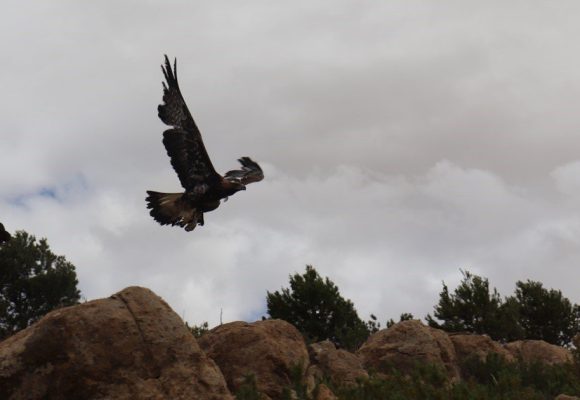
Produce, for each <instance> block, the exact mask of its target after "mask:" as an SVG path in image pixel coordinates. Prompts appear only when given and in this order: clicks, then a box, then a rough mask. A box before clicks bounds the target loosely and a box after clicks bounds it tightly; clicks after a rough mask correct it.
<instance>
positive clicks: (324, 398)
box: [316, 383, 338, 400]
mask: <svg viewBox="0 0 580 400" xmlns="http://www.w3.org/2000/svg"><path fill="white" fill-rule="evenodd" d="M316 400H338V397H336V396H335V395H334V393H332V390H330V389H329V388H328V386H326V385H325V384H323V383H321V384H320V385H319V386H318V389H317V394H316Z"/></svg>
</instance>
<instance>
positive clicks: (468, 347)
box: [449, 334, 515, 365]
mask: <svg viewBox="0 0 580 400" xmlns="http://www.w3.org/2000/svg"><path fill="white" fill-rule="evenodd" d="M449 338H450V339H451V342H453V346H454V347H455V354H456V356H457V362H458V363H459V364H460V365H461V363H462V362H463V361H465V360H466V359H468V358H469V357H472V356H476V357H478V358H479V359H480V360H485V359H486V357H487V355H488V354H490V353H495V354H498V355H500V356H502V357H503V358H504V359H505V360H506V361H509V362H512V361H515V358H514V356H513V355H512V353H510V352H509V351H507V350H506V349H505V348H504V347H503V346H502V345H501V344H499V343H498V342H495V341H493V340H491V338H490V337H489V336H486V335H476V334H473V335H470V334H450V335H449Z"/></svg>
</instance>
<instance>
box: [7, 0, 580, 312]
mask: <svg viewBox="0 0 580 400" xmlns="http://www.w3.org/2000/svg"><path fill="white" fill-rule="evenodd" d="M579 8H580V6H579V5H578V4H577V3H576V2H572V1H564V2H559V3H558V6H555V5H553V4H551V3H545V4H536V5H535V6H534V7H529V6H528V5H525V4H520V3H513V4H511V3H510V4H506V3H505V2H495V1H492V2H486V3H477V4H475V3H469V4H468V3H465V2H458V1H451V0H449V1H443V2H438V3H437V5H436V6H435V5H434V4H433V3H432V2H413V3H409V2H403V1H394V2H383V3H377V2H370V1H369V2H366V1H363V2H359V3H356V5H354V3H350V2H334V1H333V2H329V1H319V2H306V1H298V2H293V3H292V4H288V5H284V6H279V5H276V6H273V5H272V4H270V3H267V2H263V1H250V2H244V3H239V4H238V3H236V4H233V3H227V4H226V3H223V2H219V1H218V2H212V3H211V4H210V3H207V2H190V3H187V4H185V3H179V2H156V1H151V2H146V3H143V2H141V3H139V5H138V6H137V5H136V3H135V2H133V1H121V2H115V3H114V4H113V3H110V2H102V3H98V4H97V3H95V4H93V5H88V4H83V5H80V3H77V2H71V1H63V2H59V3H51V4H48V3H42V2H33V3H26V4H25V3H22V2H9V4H8V5H7V6H5V7H4V11H5V12H3V14H2V16H0V37H2V38H3V39H1V40H4V44H5V49H6V50H5V52H6V53H7V54H10V55H11V56H10V57H8V59H7V62H6V63H4V64H3V65H2V66H1V67H0V68H1V70H2V74H0V84H1V85H2V87H3V93H4V94H5V96H3V97H2V98H1V99H0V108H2V110H3V112H4V114H3V118H2V121H0V135H1V136H2V143H3V145H2V147H1V148H0V166H1V167H2V168H1V169H0V171H1V172H0V187H1V188H2V191H1V192H0V220H1V221H2V222H3V223H4V224H5V226H6V227H7V228H8V229H10V230H15V229H25V230H27V231H29V232H31V233H33V234H36V235H37V236H46V237H47V238H48V240H49V243H50V244H51V246H52V248H53V249H54V251H55V252H57V253H58V254H64V255H66V256H67V258H68V259H70V260H71V261H72V262H73V263H74V264H75V265H77V268H78V274H79V279H80V285H81V288H82V290H83V292H84V294H85V295H86V296H87V297H88V298H94V297H99V296H106V295H109V294H111V293H112V292H114V291H116V290H119V289H121V288H123V287H124V286H127V285H134V284H138V285H145V286H148V287H151V288H152V289H153V290H155V291H156V292H158V293H159V294H160V295H162V296H163V297H164V298H166V299H167V300H168V301H169V303H170V304H171V305H172V306H173V307H174V308H175V310H176V311H177V312H178V313H179V314H184V315H185V316H186V318H188V319H189V320H190V321H192V322H198V323H199V322H201V321H203V320H206V319H207V320H209V321H210V322H211V323H216V322H217V321H218V318H219V310H220V309H221V308H223V311H224V319H225V320H231V319H237V318H252V317H255V316H258V315H260V314H261V313H262V312H263V311H264V304H265V293H266V290H277V289H279V288H280V287H281V286H285V285H287V282H288V275H289V274H291V273H294V272H295V271H297V272H302V271H303V270H304V265H305V264H313V265H314V266H315V267H316V268H317V270H318V271H319V272H320V273H321V274H322V275H328V276H329V277H330V278H331V279H332V280H334V281H335V282H336V283H337V284H338V285H339V287H340V288H341V291H342V292H343V294H345V296H347V297H350V298H351V299H352V300H353V301H354V303H355V305H356V306H357V307H358V309H359V310H360V312H361V315H362V316H363V317H366V316H367V315H368V314H369V313H370V312H373V313H375V314H377V316H379V317H380V318H381V319H383V320H384V319H387V318H390V317H395V318H396V317H397V316H398V315H399V314H400V313H401V312H413V313H415V315H417V316H424V315H425V314H426V313H427V312H429V311H431V307H432V305H433V304H435V302H436V300H437V294H438V292H439V290H440V288H441V287H440V282H441V280H445V281H446V282H448V283H449V284H450V285H451V284H453V283H456V282H457V281H458V280H459V279H460V274H459V271H458V269H459V268H467V269H470V270H472V271H473V272H476V273H480V274H482V275H484V276H487V277H489V278H490V281H491V283H492V285H496V286H498V288H499V289H500V291H501V292H502V293H504V294H508V293H509V292H511V290H513V284H514V283H515V281H516V280H517V279H527V278H531V279H537V280H541V281H542V282H544V283H545V284H546V286H550V287H556V288H560V289H562V290H563V291H564V294H566V295H568V296H570V297H571V298H572V300H573V301H576V302H580V298H577V297H574V296H575V293H576V288H575V287H574V282H577V281H578V278H580V276H579V274H578V272H577V271H578V269H577V267H576V265H575V260H577V259H578V256H579V255H580V254H578V253H579V248H580V247H579V246H578V244H579V243H578V242H579V240H580V239H579V238H580V216H579V215H578V207H577V198H578V195H579V194H580V183H579V182H580V181H578V179H577V178H576V177H577V176H580V174H579V173H580V167H579V166H578V162H576V161H573V160H577V159H578V154H577V149H578V144H579V142H578V135H577V132H578V128H579V126H580V119H579V117H578V113H577V111H576V109H575V105H576V104H578V97H579V94H580V86H579V84H578V82H580V76H579V74H580V72H579V71H580V68H578V67H579V66H580V57H579V56H577V52H576V51H575V49H576V47H577V44H576V41H577V40H576V38H577V37H578V35H579V34H580V27H579V25H578V24H577V23H576V20H575V19H574V18H573V16H574V15H577V12H578V11H580V9H579ZM164 53H167V54H169V55H170V56H174V55H175V56H177V57H178V60H179V62H178V71H179V77H180V84H181V88H182V91H183V92H184V96H185V98H186V99H187V101H188V104H189V106H190V109H191V110H192V112H193V114H194V117H195V118H196V120H197V122H198V125H199V126H200V128H201V129H202V132H203V135H204V140H205V144H206V147H207V148H208V150H209V152H210V155H211V157H212V160H213V162H214V165H215V166H216V168H217V169H218V170H219V171H226V170H228V169H230V168H231V167H233V166H234V165H235V159H236V158H237V157H239V156H242V155H249V156H252V157H253V158H255V159H257V160H259V161H260V163H261V164H262V165H263V166H264V169H265V171H266V179H265V180H264V181H263V182H260V183H258V184H255V185H252V186H250V187H249V188H248V191H247V192H244V193H242V194H238V195H236V196H234V197H232V198H231V199H230V201H228V202H227V203H226V204H224V205H222V206H221V207H220V208H219V209H218V210H217V211H215V212H212V213H210V214H208V215H207V216H206V226H204V227H201V228H198V229H196V231H194V232H193V233H191V234H187V233H185V232H183V231H181V230H179V229H177V228H167V227H160V226H158V225H157V224H156V223H155V222H154V221H153V220H152V219H151V218H150V217H149V216H148V215H147V210H146V209H145V202H144V197H145V190H146V189H153V190H161V191H178V190H180V188H179V183H178V180H177V178H176V176H175V174H174V173H173V171H172V170H171V167H170V165H169V161H168V158H167V156H166V154H165V150H164V149H163V147H162V144H161V132H162V130H163V129H164V128H163V126H162V124H161V123H160V122H159V121H158V119H157V115H156V105H157V104H158V103H159V101H160V99H161V85H160V81H161V79H162V76H161V72H160V70H159V64H160V63H161V61H162V60H161V56H162V54H164Z"/></svg>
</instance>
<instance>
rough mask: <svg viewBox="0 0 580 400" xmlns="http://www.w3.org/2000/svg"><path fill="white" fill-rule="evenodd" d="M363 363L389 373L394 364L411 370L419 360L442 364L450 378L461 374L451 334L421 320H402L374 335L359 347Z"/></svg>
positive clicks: (358, 353)
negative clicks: (424, 323) (448, 334)
mask: <svg viewBox="0 0 580 400" xmlns="http://www.w3.org/2000/svg"><path fill="white" fill-rule="evenodd" d="M357 355H358V356H359V357H360V358H361V360H362V362H363V366H364V367H365V368H366V369H367V370H368V369H371V368H372V369H374V370H375V371H377V372H379V373H381V374H386V375H388V374H389V373H390V372H391V371H390V370H391V368H393V367H394V368H396V369H398V370H401V371H403V372H409V371H411V370H412V369H413V368H414V367H415V365H416V364H425V363H429V364H433V365H436V366H439V367H441V368H443V369H444V370H445V371H446V372H447V375H448V377H449V379H450V380H451V381H456V380H457V379H458V378H459V370H458V368H457V366H456V356H455V348H454V347H453V343H452V342H451V339H449V336H447V334H446V333H445V332H443V331H442V330H439V329H435V328H431V327H429V326H426V325H423V323H421V321H418V320H409V321H402V322H399V323H397V324H395V325H393V326H391V327H390V328H388V329H383V330H380V331H378V332H376V333H375V334H373V335H371V336H370V337H369V338H368V339H367V341H366V342H365V343H364V344H363V345H362V347H361V348H360V349H359V350H358V351H357Z"/></svg>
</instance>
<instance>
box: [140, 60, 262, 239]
mask: <svg viewBox="0 0 580 400" xmlns="http://www.w3.org/2000/svg"><path fill="white" fill-rule="evenodd" d="M161 70H162V71H163V75H165V80H166V82H167V83H165V82H163V104H161V105H159V107H158V108H157V110H158V112H159V118H160V119H161V121H163V123H165V124H166V125H169V126H171V127H172V128H171V129H167V130H166V131H165V132H163V145H164V146H165V149H166V150H167V154H168V155H169V158H170V159H171V165H172V166H173V169H174V170H175V172H177V176H178V177H179V181H180V182H181V186H183V188H184V189H185V192H183V193H159V192H154V191H151V190H148V191H147V194H148V196H147V198H146V201H147V208H149V209H151V212H150V214H151V216H152V217H153V218H154V219H155V221H157V222H159V223H160V224H161V225H173V226H175V225H178V226H181V227H182V228H185V230H186V231H188V232H189V231H192V230H193V229H195V227H196V226H197V225H203V223H204V221H203V214H204V213H206V212H209V211H213V210H215V209H216V208H218V207H219V205H220V201H221V200H222V199H227V198H228V196H231V195H233V194H234V193H236V192H237V191H239V190H246V185H247V184H248V183H252V182H258V181H261V180H262V179H264V174H263V172H262V168H260V166H259V165H258V164H257V163H256V162H254V161H253V160H252V159H250V158H249V157H242V158H240V159H239V160H238V161H239V162H240V163H241V164H242V168H241V169H237V170H232V171H228V172H226V173H225V175H224V176H221V175H220V174H218V173H217V172H216V171H215V169H214V167H213V165H212V164H211V160H210V158H209V156H208V154H207V151H206V150H205V146H204V145H203V140H202V139H201V133H200V132H199V129H198V128H197V126H196V124H195V121H194V120H193V117H192V116H191V113H190V112H189V110H188V109H187V105H186V104H185V100H184V99H183V96H182V95H181V92H180V90H179V84H178V83H177V60H175V61H174V63H173V69H171V64H170V63H169V59H168V58H167V56H165V66H163V65H162V66H161Z"/></svg>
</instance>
